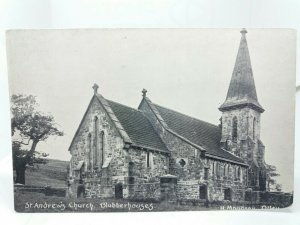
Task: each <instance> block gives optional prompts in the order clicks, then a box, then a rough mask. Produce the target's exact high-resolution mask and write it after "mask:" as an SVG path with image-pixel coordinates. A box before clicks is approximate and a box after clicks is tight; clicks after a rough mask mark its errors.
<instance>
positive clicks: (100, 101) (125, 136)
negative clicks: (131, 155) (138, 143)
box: [95, 94, 133, 144]
mask: <svg viewBox="0 0 300 225" xmlns="http://www.w3.org/2000/svg"><path fill="white" fill-rule="evenodd" d="M95 96H96V98H97V99H98V101H99V103H100V104H101V105H102V107H103V109H104V110H105V112H106V113H107V115H108V117H109V118H110V119H111V121H112V122H113V124H114V126H115V127H116V129H117V131H118V132H119V134H120V136H121V137H122V139H123V141H124V142H126V143H131V144H132V143H133V141H132V140H131V138H130V137H129V135H128V134H127V132H126V130H125V129H124V127H123V125H122V124H121V122H120V121H119V119H118V117H117V116H116V115H115V113H114V111H113V110H112V108H111V106H110V104H109V102H108V101H107V100H106V99H105V98H104V97H103V96H102V95H101V94H95ZM102 100H103V101H106V104H105V102H102ZM107 104H108V105H107ZM108 107H109V109H110V110H111V111H112V113H113V116H114V117H116V119H117V121H115V120H113V119H112V118H111V115H110V113H109V112H108V111H109V110H108V109H107V108H108ZM116 123H118V124H119V125H120V127H121V128H122V131H121V129H120V128H119V127H118V126H117V125H116ZM123 132H124V133H123Z"/></svg>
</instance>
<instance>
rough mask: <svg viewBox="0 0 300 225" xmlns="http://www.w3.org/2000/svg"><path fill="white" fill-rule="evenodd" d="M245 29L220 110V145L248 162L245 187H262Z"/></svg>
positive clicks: (257, 108)
mask: <svg viewBox="0 0 300 225" xmlns="http://www.w3.org/2000/svg"><path fill="white" fill-rule="evenodd" d="M246 33H247V31H246V30H245V29H243V30H241V40H240V46H239V50H238V54H237V57H236V61H235V66H234V69H233V73H232V77H231V81H230V85H229V89H228V92H227V97H226V100H225V102H224V103H223V104H222V105H221V106H220V108H219V110H220V111H221V112H222V118H221V124H222V138H221V146H222V147H223V148H224V149H225V150H226V151H229V152H230V153H232V154H234V155H236V156H238V157H240V158H242V159H243V160H244V161H245V162H246V163H247V164H248V165H249V172H248V181H249V182H248V186H249V187H251V188H253V189H255V190H265V162H264V145H263V144H262V142H261V140H260V118H261V113H263V112H264V109H263V108H262V106H261V105H260V104H259V102H258V99H257V94H256V88H255V83H254V77H253V71H252V67H251V61H250V55H249V50H248V45H247V40H246Z"/></svg>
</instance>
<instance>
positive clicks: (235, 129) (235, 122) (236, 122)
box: [232, 116, 238, 142]
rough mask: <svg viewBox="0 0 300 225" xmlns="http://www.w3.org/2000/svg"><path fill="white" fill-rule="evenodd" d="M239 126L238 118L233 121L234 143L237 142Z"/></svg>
mask: <svg viewBox="0 0 300 225" xmlns="http://www.w3.org/2000/svg"><path fill="white" fill-rule="evenodd" d="M237 125H238V121H237V118H236V116H235V117H233V119H232V141H233V142H237Z"/></svg>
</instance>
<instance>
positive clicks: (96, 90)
mask: <svg viewBox="0 0 300 225" xmlns="http://www.w3.org/2000/svg"><path fill="white" fill-rule="evenodd" d="M98 88H99V86H98V84H96V83H95V84H94V85H93V89H94V94H97V93H98Z"/></svg>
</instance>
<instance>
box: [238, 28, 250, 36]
mask: <svg viewBox="0 0 300 225" xmlns="http://www.w3.org/2000/svg"><path fill="white" fill-rule="evenodd" d="M240 32H241V34H242V35H245V34H247V33H248V32H247V30H246V28H243V29H242V30H241V31H240Z"/></svg>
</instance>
